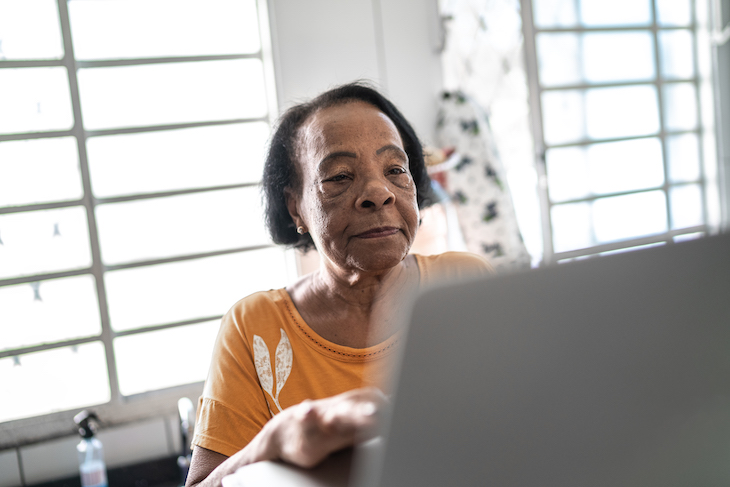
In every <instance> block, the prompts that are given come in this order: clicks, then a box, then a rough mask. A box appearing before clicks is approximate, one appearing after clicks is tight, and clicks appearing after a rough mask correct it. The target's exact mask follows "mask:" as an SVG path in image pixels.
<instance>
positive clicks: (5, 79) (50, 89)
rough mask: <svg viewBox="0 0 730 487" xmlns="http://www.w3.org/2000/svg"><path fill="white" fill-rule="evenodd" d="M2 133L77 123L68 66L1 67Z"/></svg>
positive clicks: (66, 127)
mask: <svg viewBox="0 0 730 487" xmlns="http://www.w3.org/2000/svg"><path fill="white" fill-rule="evenodd" d="M0 86H1V87H2V89H0V113H1V114H2V116H0V134H17V133H23V132H44V131H47V130H68V129H70V128H71V127H73V124H74V117H73V110H72V108H71V94H70V92H69V87H68V75H67V73H66V68H63V67H53V68H20V69H0Z"/></svg>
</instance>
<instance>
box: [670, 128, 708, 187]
mask: <svg viewBox="0 0 730 487" xmlns="http://www.w3.org/2000/svg"><path fill="white" fill-rule="evenodd" d="M699 154H700V153H699V141H698V140H697V135H695V134H682V135H675V136H672V137H667V160H668V164H669V180H670V181H671V182H673V183H682V182H689V181H697V180H698V179H699V178H700V156H699Z"/></svg>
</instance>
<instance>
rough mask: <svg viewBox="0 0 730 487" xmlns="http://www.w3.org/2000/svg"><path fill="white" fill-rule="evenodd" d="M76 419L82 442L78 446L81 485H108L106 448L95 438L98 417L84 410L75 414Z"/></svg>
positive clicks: (86, 486) (104, 486) (94, 486)
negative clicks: (105, 462)
mask: <svg viewBox="0 0 730 487" xmlns="http://www.w3.org/2000/svg"><path fill="white" fill-rule="evenodd" d="M74 421H75V422H76V424H77V425H79V434H80V435H81V442H80V443H79V444H78V445H77V446H76V450H78V452H79V472H80V473H81V487H107V481H106V465H104V448H103V447H102V446H101V441H99V440H98V439H97V438H94V433H95V432H96V422H97V421H98V418H97V417H96V414H94V413H93V412H89V411H86V410H83V411H81V412H80V413H79V414H77V415H76V416H74Z"/></svg>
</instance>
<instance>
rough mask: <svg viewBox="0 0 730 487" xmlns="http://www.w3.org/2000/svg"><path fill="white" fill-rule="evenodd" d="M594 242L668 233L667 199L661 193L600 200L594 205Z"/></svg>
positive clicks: (654, 192) (653, 192)
mask: <svg viewBox="0 0 730 487" xmlns="http://www.w3.org/2000/svg"><path fill="white" fill-rule="evenodd" d="M593 228H594V230H595V235H596V242H597V243H608V242H615V241H619V240H625V239H629V238H638V237H644V236H647V235H656V234H658V233H663V232H666V231H667V208H666V198H665V197H664V193H663V192H662V191H649V192H646V193H639V194H630V195H626V196H614V197H610V198H602V199H599V200H596V201H595V202H594V203H593Z"/></svg>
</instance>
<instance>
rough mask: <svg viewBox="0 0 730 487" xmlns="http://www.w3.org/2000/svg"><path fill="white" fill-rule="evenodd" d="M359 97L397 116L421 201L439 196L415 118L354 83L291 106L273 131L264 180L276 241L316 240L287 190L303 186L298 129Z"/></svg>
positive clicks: (305, 243) (309, 243)
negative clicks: (303, 229) (289, 202)
mask: <svg viewBox="0 0 730 487" xmlns="http://www.w3.org/2000/svg"><path fill="white" fill-rule="evenodd" d="M353 101H363V102H365V103H369V104H370V105H373V106H374V107H376V108H377V109H378V110H380V111H381V112H383V113H384V114H385V115H387V117H388V118H390V120H392V121H393V123H394V124H395V126H396V128H397V129H398V132H399V134H400V136H401V139H402V140H403V148H404V149H405V151H406V154H407V155H408V161H409V166H410V171H411V176H412V177H413V180H414V182H415V184H416V199H417V202H418V207H419V208H425V207H427V206H429V205H431V204H432V203H433V202H434V198H433V193H432V190H431V179H430V178H429V177H428V173H427V172H426V163H425V161H424V158H423V147H422V145H421V142H420V140H418V136H417V135H416V132H415V131H414V130H413V127H411V124H409V123H408V121H407V120H406V119H405V117H404V116H403V114H401V112H400V111H399V110H398V109H397V108H396V107H395V105H393V103H391V102H390V101H389V100H388V99H387V98H385V97H384V96H383V95H381V94H380V93H379V92H378V91H377V90H375V89H374V88H372V87H370V86H368V85H367V84H365V83H363V82H354V83H348V84H346V85H342V86H338V87H336V88H333V89H331V90H329V91H326V92H324V93H322V94H321V95H319V96H318V97H316V98H314V99H312V100H311V101H309V102H306V103H301V104H299V105H295V106H293V107H291V108H290V109H288V110H287V111H286V112H285V113H284V114H283V115H282V116H281V118H280V119H279V122H278V124H277V126H276V128H275V130H274V133H273V134H272V136H271V139H270V141H269V149H268V153H267V155H266V161H265V163H264V174H263V178H262V181H261V183H262V191H263V196H264V208H265V221H266V227H267V228H268V230H269V234H270V235H271V238H272V240H273V241H274V243H277V244H281V245H288V246H292V247H295V248H297V249H300V250H302V251H306V250H309V249H311V248H313V247H314V241H313V240H312V237H311V236H310V235H309V233H306V234H304V235H299V234H298V233H297V231H296V228H295V225H294V221H293V220H292V218H291V215H289V210H288V209H287V206H286V197H285V195H284V190H285V188H291V189H299V188H298V186H299V181H298V177H299V175H298V173H297V168H296V158H297V151H298V149H297V148H298V141H297V137H298V134H297V132H298V130H299V128H300V127H301V126H302V125H303V124H304V122H305V121H306V120H307V119H309V117H310V116H312V115H313V114H314V113H315V112H317V111H318V110H321V109H324V108H328V107H332V106H335V105H342V104H346V103H349V102H353Z"/></svg>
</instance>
